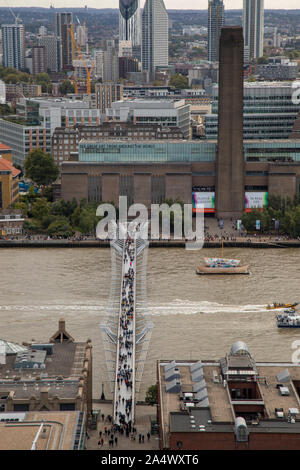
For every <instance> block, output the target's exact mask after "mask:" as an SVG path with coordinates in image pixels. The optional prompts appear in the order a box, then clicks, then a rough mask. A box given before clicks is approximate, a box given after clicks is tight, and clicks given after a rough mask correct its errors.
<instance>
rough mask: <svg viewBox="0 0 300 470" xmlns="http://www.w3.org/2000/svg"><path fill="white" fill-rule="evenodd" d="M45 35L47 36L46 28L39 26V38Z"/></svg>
mask: <svg viewBox="0 0 300 470" xmlns="http://www.w3.org/2000/svg"><path fill="white" fill-rule="evenodd" d="M46 34H47V28H46V26H40V27H39V35H40V36H46Z"/></svg>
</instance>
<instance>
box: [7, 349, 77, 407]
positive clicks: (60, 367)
mask: <svg viewBox="0 0 300 470" xmlns="http://www.w3.org/2000/svg"><path fill="white" fill-rule="evenodd" d="M52 344H53V349H54V353H53V355H49V356H48V355H47V356H46V358H45V361H44V363H43V364H44V366H45V367H44V368H24V369H23V368H14V364H15V361H16V357H17V356H16V354H8V355H6V364H0V393H9V392H11V391H12V392H13V393H14V397H15V398H16V399H18V398H20V399H21V398H30V397H32V396H35V395H39V394H40V390H41V388H46V389H47V391H48V394H49V397H54V396H58V397H59V398H72V397H74V395H76V393H77V390H78V383H79V379H80V376H81V374H82V368H83V362H84V358H85V348H86V343H73V342H64V343H52ZM33 349H34V347H33ZM42 352H43V351H39V353H38V354H40V353H42Z"/></svg>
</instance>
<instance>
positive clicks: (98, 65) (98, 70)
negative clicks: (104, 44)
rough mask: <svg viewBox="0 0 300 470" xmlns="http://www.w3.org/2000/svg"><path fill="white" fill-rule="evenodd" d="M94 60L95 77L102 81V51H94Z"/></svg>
mask: <svg viewBox="0 0 300 470" xmlns="http://www.w3.org/2000/svg"><path fill="white" fill-rule="evenodd" d="M94 60H95V77H96V78H97V79H102V81H103V70H104V50H101V49H100V50H99V49H98V50H94Z"/></svg>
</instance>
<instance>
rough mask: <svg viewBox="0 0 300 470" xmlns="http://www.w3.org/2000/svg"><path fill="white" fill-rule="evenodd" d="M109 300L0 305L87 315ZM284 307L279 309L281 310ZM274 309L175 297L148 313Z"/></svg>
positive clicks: (151, 306) (103, 309)
mask: <svg viewBox="0 0 300 470" xmlns="http://www.w3.org/2000/svg"><path fill="white" fill-rule="evenodd" d="M106 307H107V302H106V301H103V302H99V303H98V304H91V305H89V304H84V305H81V304H74V305H0V312H1V311H2V312H4V311H16V312H20V313H21V312H23V313H24V314H25V315H26V314H27V313H33V314H38V313H41V314H42V313H45V314H47V315H48V312H62V313H66V314H67V313H72V312H74V314H76V313H78V312H81V313H84V314H86V315H89V314H97V313H98V314H100V315H104V314H106ZM280 310H283V309H277V311H280ZM272 311H274V310H266V304H264V305H252V304H249V305H231V304H228V305H226V304H220V303H218V302H208V301H201V302H196V301H194V302H192V301H188V300H183V299H175V300H173V301H172V302H165V303H161V302H159V303H158V302H149V303H148V313H149V315H151V316H166V315H197V314H217V313H225V314H226V313H236V314H239V313H251V312H253V313H259V312H267V313H271V312H272Z"/></svg>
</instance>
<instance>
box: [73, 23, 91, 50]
mask: <svg viewBox="0 0 300 470" xmlns="http://www.w3.org/2000/svg"><path fill="white" fill-rule="evenodd" d="M76 42H77V44H78V45H79V46H80V47H86V45H87V42H88V30H87V27H86V25H85V24H79V25H77V26H76Z"/></svg>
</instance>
